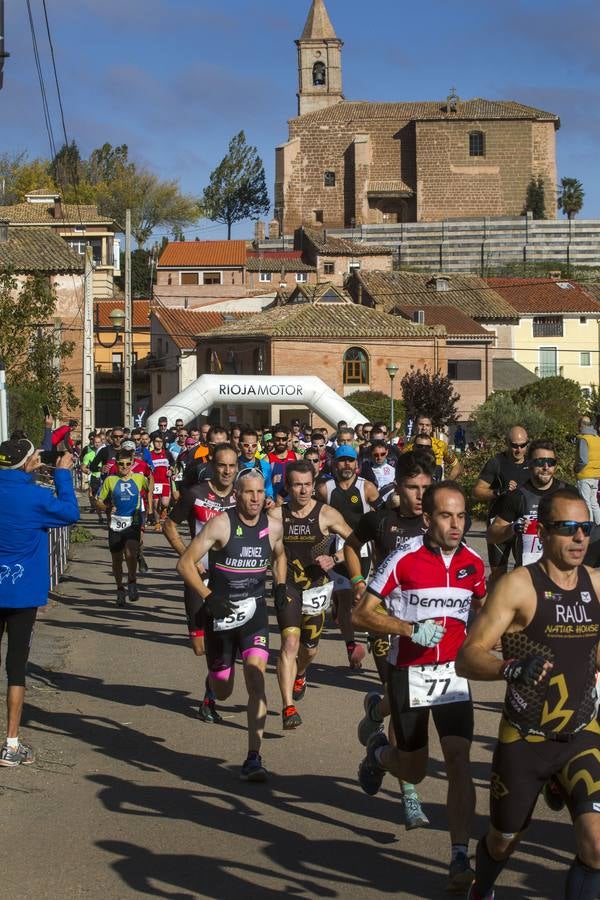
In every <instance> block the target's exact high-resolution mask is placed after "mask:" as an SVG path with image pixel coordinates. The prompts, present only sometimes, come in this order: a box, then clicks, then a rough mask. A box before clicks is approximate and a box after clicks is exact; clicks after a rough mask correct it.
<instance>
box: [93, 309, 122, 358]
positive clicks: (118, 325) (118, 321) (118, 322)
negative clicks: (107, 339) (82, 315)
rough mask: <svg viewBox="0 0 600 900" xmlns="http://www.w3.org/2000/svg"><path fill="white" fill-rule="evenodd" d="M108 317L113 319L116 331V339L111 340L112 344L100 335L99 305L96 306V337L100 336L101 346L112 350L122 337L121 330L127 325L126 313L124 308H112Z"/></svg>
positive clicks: (113, 329) (112, 322)
mask: <svg viewBox="0 0 600 900" xmlns="http://www.w3.org/2000/svg"><path fill="white" fill-rule="evenodd" d="M108 318H109V319H110V321H111V325H112V331H114V333H115V337H114V340H112V341H111V343H110V344H105V343H104V341H103V340H102V338H101V337H100V325H99V322H98V307H96V328H95V331H96V337H97V338H98V343H99V344H100V346H101V347H104V348H105V349H106V350H110V348H111V347H114V346H115V344H116V343H117V342H118V341H119V340H120V339H121V334H120V332H121V331H123V327H124V325H125V313H124V312H123V310H122V309H112V310H111V311H110V313H109V316H108Z"/></svg>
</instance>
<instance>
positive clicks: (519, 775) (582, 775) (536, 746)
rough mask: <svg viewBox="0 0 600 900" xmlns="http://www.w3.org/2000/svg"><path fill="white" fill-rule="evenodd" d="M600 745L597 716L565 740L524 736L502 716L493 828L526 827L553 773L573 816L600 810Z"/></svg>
mask: <svg viewBox="0 0 600 900" xmlns="http://www.w3.org/2000/svg"><path fill="white" fill-rule="evenodd" d="M599 748H600V727H599V726H598V722H597V720H596V719H594V720H593V721H592V722H591V723H590V725H588V727H587V729H584V730H583V731H579V732H578V733H577V734H575V735H573V737H572V739H571V740H569V741H566V742H559V741H549V740H542V741H540V740H533V741H532V740H531V739H525V738H523V737H521V736H520V735H519V734H518V732H517V731H516V729H515V728H513V727H512V725H509V723H508V722H507V721H506V719H502V721H501V723H500V734H499V739H498V743H497V744H496V749H495V750H494V757H493V760H492V774H491V777H490V819H491V823H492V826H493V827H494V828H495V829H496V830H497V831H499V832H500V833H501V834H510V835H514V834H518V833H519V832H520V831H523V830H524V829H525V828H526V827H527V825H528V824H529V820H530V819H531V816H532V813H533V810H534V808H535V804H536V802H537V798H538V795H539V793H540V791H541V789H542V788H543V786H544V784H545V783H546V781H548V779H549V778H550V776H551V775H555V776H556V777H557V779H558V781H559V783H560V785H561V787H562V788H563V790H564V792H565V796H566V800H567V806H568V807H569V812H570V813H571V816H572V818H573V819H576V818H577V816H580V815H582V814H583V813H588V812H600V749H599Z"/></svg>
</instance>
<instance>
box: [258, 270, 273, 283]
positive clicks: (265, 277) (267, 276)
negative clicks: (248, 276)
mask: <svg viewBox="0 0 600 900" xmlns="http://www.w3.org/2000/svg"><path fill="white" fill-rule="evenodd" d="M272 277H273V276H272V275H271V273H270V272H259V273H258V280H259V281H268V282H270V281H271V278H272Z"/></svg>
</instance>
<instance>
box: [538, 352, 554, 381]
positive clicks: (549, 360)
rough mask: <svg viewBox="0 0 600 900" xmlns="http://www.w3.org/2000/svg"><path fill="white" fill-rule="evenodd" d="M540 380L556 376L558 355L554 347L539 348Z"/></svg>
mask: <svg viewBox="0 0 600 900" xmlns="http://www.w3.org/2000/svg"><path fill="white" fill-rule="evenodd" d="M539 374H540V378H552V377H553V376H554V375H558V353H557V350H556V347H540V369H539Z"/></svg>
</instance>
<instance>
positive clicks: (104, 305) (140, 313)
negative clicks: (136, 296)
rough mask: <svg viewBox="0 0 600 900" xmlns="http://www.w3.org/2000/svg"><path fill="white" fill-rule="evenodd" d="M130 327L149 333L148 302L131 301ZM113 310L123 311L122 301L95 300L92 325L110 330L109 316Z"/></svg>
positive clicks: (123, 303) (123, 302)
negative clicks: (143, 329)
mask: <svg viewBox="0 0 600 900" xmlns="http://www.w3.org/2000/svg"><path fill="white" fill-rule="evenodd" d="M131 303H132V312H131V318H132V325H133V327H134V328H145V329H146V330H147V331H150V302H149V301H148V300H132V302H131ZM113 309H125V301H124V300H97V301H96V302H95V303H94V323H95V324H97V325H99V326H100V328H110V327H111V326H112V322H111V320H110V314H111V312H112V311H113Z"/></svg>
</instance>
